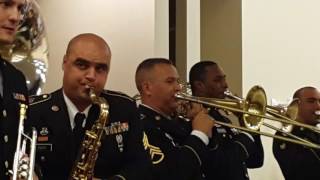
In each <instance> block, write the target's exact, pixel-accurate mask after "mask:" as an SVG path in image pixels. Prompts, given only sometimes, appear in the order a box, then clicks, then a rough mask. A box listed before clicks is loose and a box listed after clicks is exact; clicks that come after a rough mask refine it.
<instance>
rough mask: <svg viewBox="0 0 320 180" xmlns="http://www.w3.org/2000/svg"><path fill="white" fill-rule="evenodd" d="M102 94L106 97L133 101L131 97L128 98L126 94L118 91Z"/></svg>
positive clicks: (108, 91)
mask: <svg viewBox="0 0 320 180" xmlns="http://www.w3.org/2000/svg"><path fill="white" fill-rule="evenodd" d="M102 93H103V94H106V95H111V96H117V97H122V98H125V99H128V100H130V101H135V100H134V99H133V98H132V97H130V96H128V95H127V94H125V93H123V92H120V91H111V90H103V92H102Z"/></svg>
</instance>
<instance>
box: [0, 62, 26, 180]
mask: <svg viewBox="0 0 320 180" xmlns="http://www.w3.org/2000/svg"><path fill="white" fill-rule="evenodd" d="M0 70H1V76H2V87H3V96H2V97H1V95H0V137H1V138H0V179H1V180H6V179H9V176H8V175H9V173H8V170H10V169H11V168H12V163H13V158H14V152H15V150H16V146H17V136H18V126H19V113H20V111H19V110H20V107H19V104H20V103H25V104H26V103H27V97H28V96H27V94H28V91H27V86H26V80H25V77H24V75H23V74H22V72H20V71H19V70H17V69H16V68H15V67H14V66H13V65H11V64H10V63H8V62H6V61H5V60H3V59H1V58H0Z"/></svg>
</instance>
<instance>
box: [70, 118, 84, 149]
mask: <svg viewBox="0 0 320 180" xmlns="http://www.w3.org/2000/svg"><path fill="white" fill-rule="evenodd" d="M85 118H86V115H85V114H83V113H79V112H78V113H77V114H76V116H75V117H74V124H75V126H74V129H73V134H74V139H75V144H76V151H78V148H79V145H80V143H81V142H82V138H83V132H84V129H83V127H82V124H83V121H84V119H85Z"/></svg>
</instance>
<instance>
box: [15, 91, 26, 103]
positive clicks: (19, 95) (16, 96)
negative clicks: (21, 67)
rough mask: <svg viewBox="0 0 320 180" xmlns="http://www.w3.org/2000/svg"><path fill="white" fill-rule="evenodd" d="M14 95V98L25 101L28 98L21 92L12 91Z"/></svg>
mask: <svg viewBox="0 0 320 180" xmlns="http://www.w3.org/2000/svg"><path fill="white" fill-rule="evenodd" d="M12 95H13V98H14V99H15V100H18V101H24V102H25V101H26V100H27V99H26V97H25V96H24V95H23V94H20V93H12Z"/></svg>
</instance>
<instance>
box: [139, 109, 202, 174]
mask: <svg viewBox="0 0 320 180" xmlns="http://www.w3.org/2000/svg"><path fill="white" fill-rule="evenodd" d="M139 112H140V116H141V117H140V118H141V119H142V122H143V124H144V130H145V133H146V136H145V137H144V145H145V148H146V149H147V150H148V151H149V154H150V156H151V160H152V164H153V168H152V174H153V175H152V179H153V180H198V179H203V178H202V171H201V164H202V161H203V159H204V158H205V154H206V152H207V151H206V150H207V147H206V145H205V144H204V143H203V142H202V141H201V139H200V138H198V137H196V136H194V135H190V133H191V126H190V124H183V122H184V121H180V120H182V119H169V118H168V117H165V116H164V115H161V114H160V113H158V112H156V111H154V110H152V109H150V108H149V107H146V106H144V105H140V106H139Z"/></svg>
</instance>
